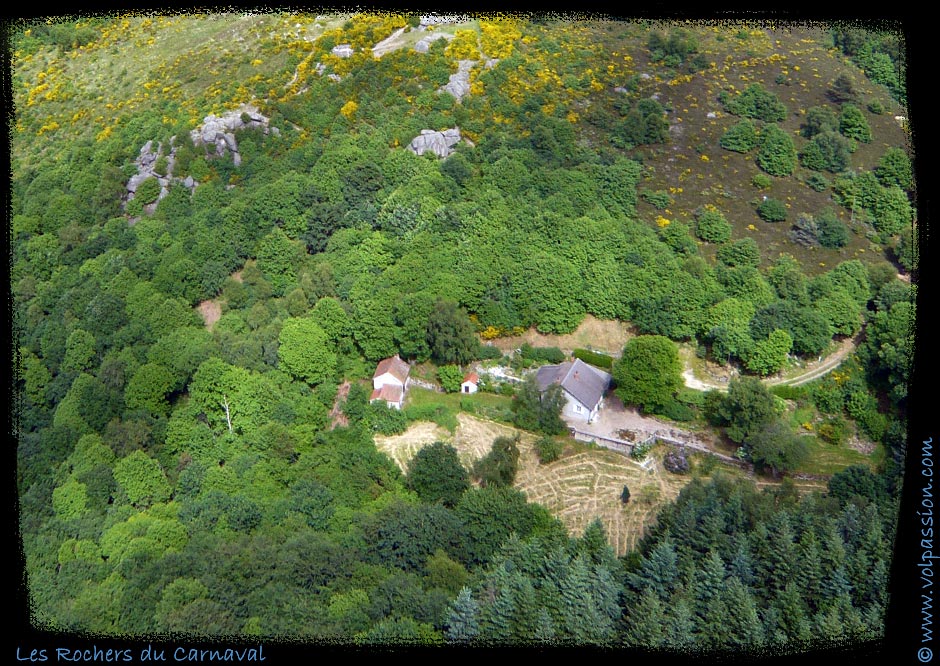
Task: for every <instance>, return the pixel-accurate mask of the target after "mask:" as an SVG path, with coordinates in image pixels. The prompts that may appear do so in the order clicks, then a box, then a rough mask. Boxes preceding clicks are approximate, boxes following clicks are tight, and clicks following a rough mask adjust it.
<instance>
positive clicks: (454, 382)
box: [437, 365, 463, 393]
mask: <svg viewBox="0 0 940 666" xmlns="http://www.w3.org/2000/svg"><path fill="white" fill-rule="evenodd" d="M437 380H438V381H439V382H440V383H441V386H442V387H443V388H444V390H445V391H447V392H448V393H459V392H460V384H461V383H462V381H463V371H462V370H461V369H460V367H459V366H456V365H442V366H441V367H439V368H438V369H437Z"/></svg>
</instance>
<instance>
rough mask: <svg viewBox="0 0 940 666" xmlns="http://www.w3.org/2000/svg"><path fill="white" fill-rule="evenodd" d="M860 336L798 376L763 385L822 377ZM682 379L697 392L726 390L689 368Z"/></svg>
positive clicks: (849, 350)
mask: <svg viewBox="0 0 940 666" xmlns="http://www.w3.org/2000/svg"><path fill="white" fill-rule="evenodd" d="M861 335H862V334H861V333H859V334H858V335H856V336H855V337H854V338H846V339H845V340H843V341H842V343H841V345H840V346H839V349H838V350H836V351H835V352H834V353H832V354H830V355H829V356H827V357H826V358H825V359H823V360H822V361H821V362H817V361H814V362H812V363H807V364H806V365H807V368H806V370H805V371H803V372H801V373H800V374H798V375H794V376H792V377H779V376H777V377H772V378H770V379H765V380H764V383H765V384H767V385H768V386H777V385H781V384H782V385H787V386H799V385H800V384H805V383H807V382H811V381H813V380H814V379H818V378H819V377H822V376H823V375H825V374H826V373H828V372H831V371H832V370H834V369H836V368H837V367H839V364H840V363H842V361H844V360H845V359H846V358H847V357H848V356H849V355H850V354H851V353H852V352H854V351H855V349H856V347H857V346H858V343H859V340H860V338H861ZM682 377H683V379H685V385H686V386H688V387H689V388H692V389H696V390H698V391H708V390H710V389H716V390H718V391H727V390H728V384H727V383H724V384H716V383H714V382H708V381H703V380H701V379H698V378H697V377H695V375H694V373H693V371H692V368H689V367H687V368H686V369H685V372H683V373H682Z"/></svg>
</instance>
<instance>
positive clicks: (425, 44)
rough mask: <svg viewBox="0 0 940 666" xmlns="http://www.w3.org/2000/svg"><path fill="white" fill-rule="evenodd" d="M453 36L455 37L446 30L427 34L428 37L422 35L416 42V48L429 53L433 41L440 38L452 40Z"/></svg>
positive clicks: (419, 51) (420, 51)
mask: <svg viewBox="0 0 940 666" xmlns="http://www.w3.org/2000/svg"><path fill="white" fill-rule="evenodd" d="M453 38H454V36H453V35H448V34H447V33H446V32H432V33H431V34H430V35H427V36H426V37H422V38H421V39H419V40H418V41H417V42H415V45H414V50H415V51H417V52H418V53H427V52H428V50H429V49H430V48H431V42H433V41H435V40H438V39H447V40H451V39H453Z"/></svg>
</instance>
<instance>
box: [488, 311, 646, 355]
mask: <svg viewBox="0 0 940 666" xmlns="http://www.w3.org/2000/svg"><path fill="white" fill-rule="evenodd" d="M634 335H635V333H634V332H633V329H632V328H631V326H630V325H629V324H626V323H624V322H622V321H614V320H605V319H597V318H596V317H592V316H591V315H586V316H585V317H584V321H582V322H581V325H580V326H578V328H576V329H575V331H574V332H573V333H567V334H565V335H549V334H547V333H539V332H538V331H537V330H535V329H534V328H530V329H529V330H527V331H526V332H525V333H523V334H522V335H513V336H510V337H506V338H497V339H496V340H493V345H495V346H496V347H498V348H499V349H501V350H502V351H503V352H508V351H512V350H513V349H518V348H519V347H520V346H521V345H522V344H523V343H525V342H528V343H529V344H530V345H532V346H533V347H558V348H559V349H561V350H562V351H568V352H570V351H571V350H572V349H592V350H594V351H599V352H603V353H605V354H610V355H611V356H618V357H619V356H620V354H621V353H622V352H623V347H624V345H625V344H627V340H629V339H630V338H631V337H633V336H634Z"/></svg>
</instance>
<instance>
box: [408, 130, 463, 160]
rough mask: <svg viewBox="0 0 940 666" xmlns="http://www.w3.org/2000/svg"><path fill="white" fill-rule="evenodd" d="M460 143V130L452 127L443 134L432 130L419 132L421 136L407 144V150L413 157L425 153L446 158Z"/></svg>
mask: <svg viewBox="0 0 940 666" xmlns="http://www.w3.org/2000/svg"><path fill="white" fill-rule="evenodd" d="M459 142H460V129H459V128H457V127H453V128H451V129H446V130H444V131H443V132H436V131H434V130H421V134H419V135H418V136H416V137H415V138H414V139H412V140H411V143H410V144H408V150H410V151H411V152H413V153H414V154H415V155H424V154H425V153H427V152H431V153H434V154H435V155H437V156H438V157H442V158H443V157H447V156H448V155H450V154H451V153H452V152H453V150H451V149H452V148H453V147H454V146H455V145H457V144H458V143H459Z"/></svg>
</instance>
